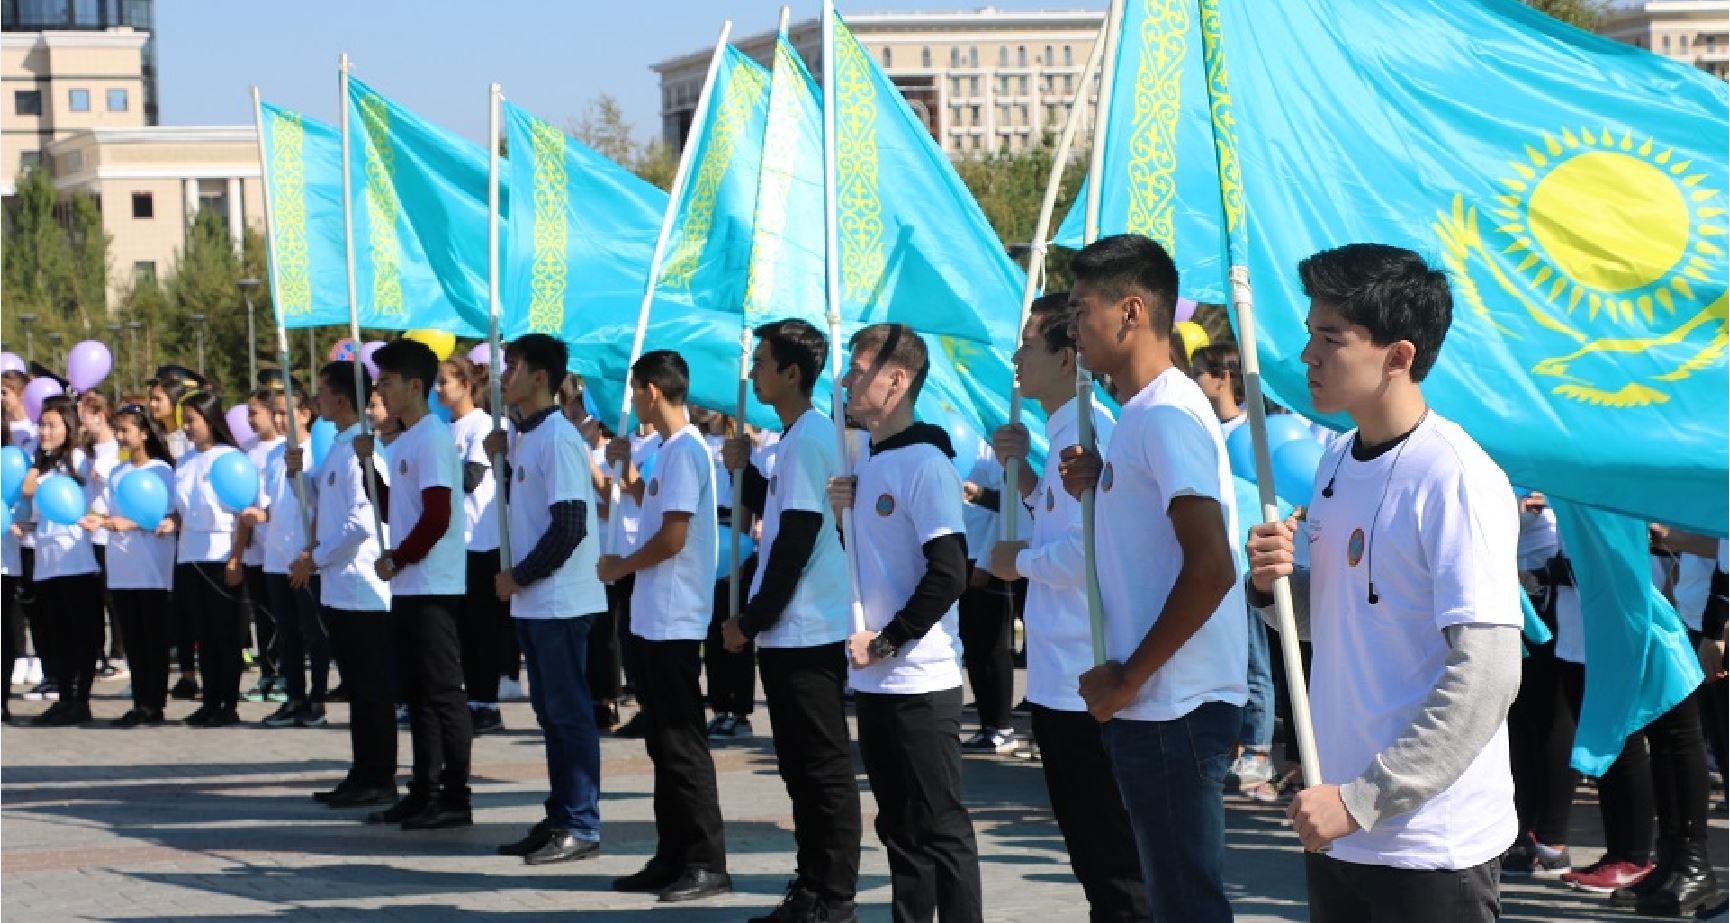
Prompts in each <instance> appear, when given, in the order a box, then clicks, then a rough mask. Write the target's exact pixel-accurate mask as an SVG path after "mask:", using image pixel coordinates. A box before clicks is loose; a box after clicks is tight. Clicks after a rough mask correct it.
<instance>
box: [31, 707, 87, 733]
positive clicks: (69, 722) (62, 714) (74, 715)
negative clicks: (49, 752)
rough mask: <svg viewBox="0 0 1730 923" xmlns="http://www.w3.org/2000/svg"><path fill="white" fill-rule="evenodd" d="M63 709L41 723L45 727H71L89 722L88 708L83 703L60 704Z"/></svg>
mask: <svg viewBox="0 0 1730 923" xmlns="http://www.w3.org/2000/svg"><path fill="white" fill-rule="evenodd" d="M59 704H61V705H63V706H65V707H63V708H61V709H60V710H59V711H58V712H55V713H54V717H53V718H52V719H50V720H48V721H44V722H42V723H43V725H44V726H47V727H57V728H63V727H72V726H73V725H77V724H87V723H89V721H90V706H89V704H87V703H85V702H61V703H59Z"/></svg>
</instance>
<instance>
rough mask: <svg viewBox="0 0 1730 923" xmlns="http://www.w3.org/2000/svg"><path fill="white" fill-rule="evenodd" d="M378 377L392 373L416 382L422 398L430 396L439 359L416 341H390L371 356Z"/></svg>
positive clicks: (437, 372)
mask: <svg viewBox="0 0 1730 923" xmlns="http://www.w3.org/2000/svg"><path fill="white" fill-rule="evenodd" d="M372 364H373V365H374V366H377V367H378V373H379V375H381V376H382V375H383V374H384V373H386V372H394V373H395V374H397V375H399V376H401V377H402V378H404V379H406V380H408V381H418V382H420V386H421V394H422V396H426V395H430V394H432V390H433V385H435V384H437V383H438V377H439V357H438V356H437V355H435V354H434V353H433V351H432V350H431V349H429V348H428V347H427V345H426V344H425V343H422V342H420V341H418V340H392V341H390V342H389V343H386V344H384V345H383V346H380V347H379V348H378V351H377V352H375V353H373V354H372Z"/></svg>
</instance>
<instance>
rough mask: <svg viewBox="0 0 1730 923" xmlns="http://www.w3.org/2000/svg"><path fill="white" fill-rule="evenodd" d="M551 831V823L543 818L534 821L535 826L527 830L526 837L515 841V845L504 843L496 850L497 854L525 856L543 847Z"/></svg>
mask: <svg viewBox="0 0 1730 923" xmlns="http://www.w3.org/2000/svg"><path fill="white" fill-rule="evenodd" d="M552 830H553V823H552V821H549V820H547V819H546V818H544V817H543V818H541V819H540V820H537V821H535V825H534V826H533V827H530V828H529V832H528V835H527V836H524V837H523V838H522V839H520V840H517V841H516V842H515V843H505V844H504V845H502V846H500V847H499V848H498V853H499V855H501V856H526V855H528V854H529V853H532V852H534V851H535V850H537V849H540V848H541V847H542V846H545V845H546V843H547V838H548V837H549V836H550V835H551V834H552Z"/></svg>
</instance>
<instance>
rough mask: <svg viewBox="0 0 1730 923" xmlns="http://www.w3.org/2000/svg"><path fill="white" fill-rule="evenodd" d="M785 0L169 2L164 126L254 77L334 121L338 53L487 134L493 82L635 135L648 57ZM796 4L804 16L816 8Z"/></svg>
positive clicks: (237, 118)
mask: <svg viewBox="0 0 1730 923" xmlns="http://www.w3.org/2000/svg"><path fill="white" fill-rule="evenodd" d="M982 5H984V4H982V3H966V2H964V0H960V2H958V0H924V2H920V0H869V2H861V3H859V4H857V5H854V4H846V5H843V6H842V8H841V10H842V12H843V14H845V13H847V12H849V11H852V12H864V11H867V10H869V11H879V10H897V11H899V10H952V9H971V8H976V7H978V6H982ZM993 5H995V6H997V7H998V8H999V9H1005V10H1037V9H1091V8H1098V9H1103V8H1104V6H1105V2H1104V0H994V4H993ZM780 7H781V4H780V2H778V0H707V2H705V0H564V2H556V0H340V2H338V0H158V2H157V4H156V10H155V12H156V28H157V37H156V43H157V49H156V53H157V66H158V92H159V95H160V98H161V110H160V111H161V121H162V124H164V125H232V124H240V123H250V122H251V121H252V111H251V104H250V102H249V101H248V96H247V88H248V87H249V86H251V85H253V84H257V85H258V87H259V91H260V92H261V93H262V94H263V95H264V98H265V99H266V100H269V101H270V102H273V103H276V104H278V105H282V106H287V107H289V108H291V109H297V110H300V111H302V112H305V113H306V114H307V115H310V116H313V117H314V118H318V119H323V120H326V121H333V120H334V119H335V116H336V112H337V107H336V94H337V89H336V60H337V55H338V54H339V53H341V52H344V51H346V52H348V54H349V57H350V59H351V60H352V61H353V63H354V73H355V75H356V76H358V77H360V78H361V79H363V80H365V81H366V82H367V83H368V84H369V85H371V86H372V87H373V88H374V89H377V90H378V91H380V92H381V93H384V94H386V95H388V96H390V97H392V98H393V99H395V100H397V101H399V102H401V103H402V104H403V105H406V106H408V107H410V108H412V109H414V110H415V111H417V112H419V113H420V114H422V115H424V116H425V117H427V118H429V119H431V120H433V121H435V122H438V123H441V124H443V125H445V126H447V127H449V128H451V129H452V130H454V131H457V132H459V133H461V134H463V135H467V136H468V137H470V138H473V139H475V140H483V139H484V138H485V136H486V92H487V84H488V83H490V82H492V81H495V80H496V81H498V82H500V83H501V84H503V85H504V91H505V95H506V96H508V97H510V99H511V100H512V101H513V102H515V103H517V104H518V105H520V106H522V107H524V108H526V109H528V110H530V111H532V112H534V113H535V114H537V115H539V116H540V117H542V118H544V119H546V120H548V121H550V122H553V123H554V124H557V125H566V124H568V123H570V122H571V121H573V120H575V119H576V118H577V117H579V116H580V115H581V114H582V113H583V111H584V110H585V109H586V108H587V106H588V105H589V103H590V102H592V101H593V100H594V99H595V98H597V97H598V96H600V95H602V94H603V93H604V94H610V95H611V96H612V97H613V98H614V99H617V100H618V101H619V103H620V105H621V106H622V107H623V109H624V112H625V116H626V118H628V119H629V120H630V122H631V125H632V128H633V130H634V134H635V137H637V138H638V139H639V140H643V139H646V138H649V137H652V136H654V135H655V134H657V133H658V132H659V125H660V120H659V113H660V95H659V88H658V85H657V82H656V77H655V74H654V73H653V72H652V71H650V70H649V65H651V64H653V63H655V62H657V61H661V60H663V59H666V58H669V57H673V56H675V55H679V54H683V53H686V52H690V51H694V50H697V49H700V48H703V47H704V46H706V45H710V44H712V43H713V42H714V39H715V36H716V34H717V30H719V29H720V26H721V19H722V18H723V17H724V16H731V17H732V18H733V28H734V33H735V34H736V35H740V36H745V35H755V34H757V33H759V32H766V31H768V30H771V29H773V28H775V21H776V17H777V15H778V14H779V11H780ZM819 9H820V7H819V6H818V4H817V3H816V2H813V0H803V2H800V3H795V4H792V18H793V21H794V22H798V21H800V20H803V19H808V18H811V17H814V16H816V15H818V13H819Z"/></svg>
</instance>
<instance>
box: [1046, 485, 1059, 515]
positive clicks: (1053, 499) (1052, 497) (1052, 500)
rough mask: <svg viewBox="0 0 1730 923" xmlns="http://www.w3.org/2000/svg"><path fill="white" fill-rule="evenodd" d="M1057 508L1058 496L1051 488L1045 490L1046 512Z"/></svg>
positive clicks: (1048, 486) (1047, 487) (1047, 486)
mask: <svg viewBox="0 0 1730 923" xmlns="http://www.w3.org/2000/svg"><path fill="white" fill-rule="evenodd" d="M1056 508H1057V495H1056V494H1054V493H1052V492H1051V486H1050V485H1046V488H1045V511H1046V512H1047V513H1049V512H1051V511H1052V510H1054V509H1056Z"/></svg>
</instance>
